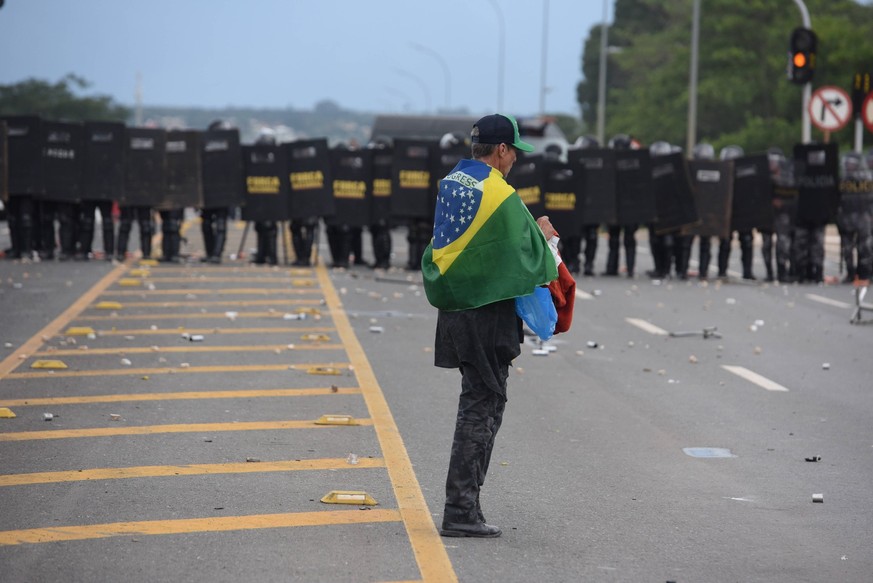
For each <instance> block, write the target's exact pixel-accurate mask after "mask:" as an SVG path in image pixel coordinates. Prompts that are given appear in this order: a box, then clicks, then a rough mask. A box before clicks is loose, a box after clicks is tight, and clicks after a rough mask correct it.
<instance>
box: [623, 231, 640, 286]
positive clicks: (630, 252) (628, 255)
mask: <svg viewBox="0 0 873 583" xmlns="http://www.w3.org/2000/svg"><path fill="white" fill-rule="evenodd" d="M638 228H639V226H638V225H627V226H625V227H624V260H625V264H626V266H627V276H628V277H633V276H634V267H635V266H636V262H637V238H636V233H637V229H638Z"/></svg>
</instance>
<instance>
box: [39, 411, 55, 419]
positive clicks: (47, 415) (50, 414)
mask: <svg viewBox="0 0 873 583" xmlns="http://www.w3.org/2000/svg"><path fill="white" fill-rule="evenodd" d="M54 418H55V416H54V414H52V413H43V414H42V420H43V421H51V420H52V419H54Z"/></svg>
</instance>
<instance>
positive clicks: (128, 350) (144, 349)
mask: <svg viewBox="0 0 873 583" xmlns="http://www.w3.org/2000/svg"><path fill="white" fill-rule="evenodd" d="M157 348H158V350H155V349H154V348H152V347H150V346H137V347H123V348H89V349H87V350H83V349H80V348H77V349H75V350H72V349H65V350H43V351H41V352H34V353H33V356H88V355H104V354H114V355H124V354H146V353H149V354H157V353H165V354H173V353H179V352H181V353H185V354H187V353H191V352H201V353H202V352H275V351H277V350H279V351H281V352H293V351H296V350H340V349H342V348H343V345H342V344H324V343H322V344H294V348H288V345H287V344H262V345H260V346H197V345H195V346H159V347H157Z"/></svg>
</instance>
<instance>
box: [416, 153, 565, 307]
mask: <svg viewBox="0 0 873 583" xmlns="http://www.w3.org/2000/svg"><path fill="white" fill-rule="evenodd" d="M421 268H422V275H423V277H424V290H425V293H426V294H427V299H428V301H429V302H430V303H431V305H433V306H434V307H436V308H439V309H440V310H446V311H456V310H467V309H471V308H478V307H480V306H484V305H486V304H490V303H492V302H497V301H500V300H506V299H510V298H514V297H518V296H524V295H528V294H531V293H533V291H534V288H536V287H537V286H540V285H546V284H548V283H549V282H551V281H553V280H555V279H556V278H557V277H558V272H557V267H556V265H555V260H554V257H553V256H552V253H551V251H550V250H549V246H548V243H547V242H546V239H545V237H544V236H543V233H542V231H541V230H540V228H539V226H538V225H537V223H536V221H535V220H534V218H533V217H532V216H531V214H530V212H529V211H528V210H527V207H526V206H525V205H524V203H523V202H522V200H521V198H520V197H519V196H518V194H517V193H516V192H515V189H513V188H512V187H511V186H510V185H509V184H507V183H506V181H505V180H504V178H503V175H502V174H501V173H500V172H499V171H498V170H496V169H495V168H492V167H491V166H489V165H488V164H485V163H484V162H480V161H478V160H461V161H460V162H459V163H458V165H457V166H455V168H454V170H452V172H451V173H449V175H448V176H446V177H445V178H444V179H442V180H441V181H440V185H439V193H438V196H437V202H436V214H435V219H434V231H433V239H432V240H431V242H430V244H429V245H428V246H427V248H426V249H425V252H424V256H423V257H422V260H421Z"/></svg>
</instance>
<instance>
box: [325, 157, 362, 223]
mask: <svg viewBox="0 0 873 583" xmlns="http://www.w3.org/2000/svg"><path fill="white" fill-rule="evenodd" d="M330 175H331V177H332V179H333V180H332V185H333V203H334V209H335V212H334V214H333V215H331V216H329V217H326V218H325V221H324V222H325V223H326V224H328V225H348V226H350V227H365V226H367V225H369V224H370V199H371V198H372V193H371V191H370V188H371V187H372V185H373V157H372V152H371V151H370V150H340V149H337V150H331V152H330Z"/></svg>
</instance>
